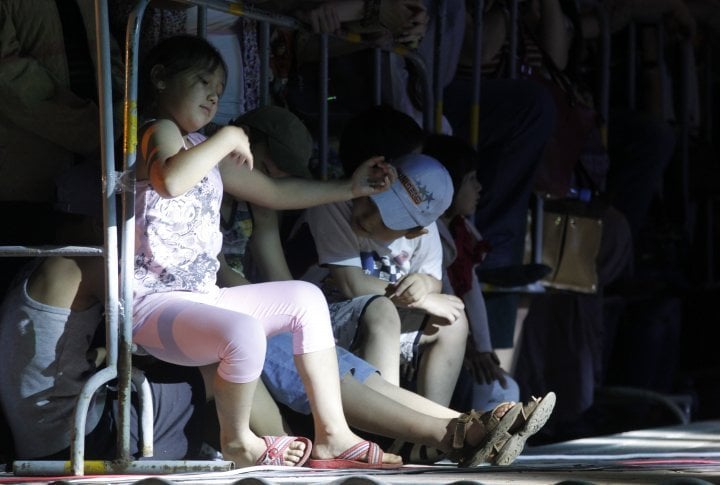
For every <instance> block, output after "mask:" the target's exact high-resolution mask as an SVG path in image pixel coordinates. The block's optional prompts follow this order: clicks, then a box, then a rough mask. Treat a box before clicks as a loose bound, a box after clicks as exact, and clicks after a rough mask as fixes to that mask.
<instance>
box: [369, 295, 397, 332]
mask: <svg viewBox="0 0 720 485" xmlns="http://www.w3.org/2000/svg"><path fill="white" fill-rule="evenodd" d="M361 324H362V327H363V328H364V329H365V330H366V331H367V332H369V333H375V332H382V333H383V334H386V335H400V316H399V315H398V312H397V308H396V307H395V304H394V303H393V302H392V301H390V299H389V298H386V297H384V296H380V297H378V298H374V299H373V300H372V301H371V302H370V303H368V305H367V307H365V311H364V312H363V315H362V318H361Z"/></svg>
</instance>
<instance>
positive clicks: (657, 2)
mask: <svg viewBox="0 0 720 485" xmlns="http://www.w3.org/2000/svg"><path fill="white" fill-rule="evenodd" d="M609 11H610V26H611V30H612V31H613V32H617V31H618V30H621V29H623V28H625V26H626V25H627V24H628V23H630V22H632V21H633V20H644V19H648V18H650V19H652V18H655V17H657V16H664V17H666V18H667V19H668V20H669V21H671V22H674V23H675V25H676V26H677V28H678V30H679V31H680V33H681V34H683V35H686V36H692V35H693V34H694V33H695V20H694V19H693V17H692V15H691V13H690V10H689V9H688V7H687V5H686V4H685V2H683V0H611V1H610V2H609Z"/></svg>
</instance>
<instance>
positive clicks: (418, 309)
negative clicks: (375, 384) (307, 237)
mask: <svg viewBox="0 0 720 485" xmlns="http://www.w3.org/2000/svg"><path fill="white" fill-rule="evenodd" d="M392 164H393V166H394V167H395V168H396V169H397V172H398V178H397V180H396V181H395V182H394V184H393V185H392V187H391V188H390V190H388V191H386V192H385V193H383V194H377V195H373V196H371V197H364V198H359V199H355V200H354V201H352V202H348V203H335V204H326V205H322V206H318V207H313V208H310V209H308V210H307V212H306V220H307V222H308V225H309V227H310V231H311V233H312V235H313V238H314V240H315V244H316V247H317V252H318V263H319V265H320V266H322V267H324V268H326V270H327V272H328V273H329V275H327V277H324V278H322V279H321V280H318V279H317V277H310V279H315V281H316V282H318V283H319V284H320V286H321V287H322V288H323V290H324V291H325V294H326V296H327V297H328V301H329V302H330V311H331V316H332V321H333V330H334V331H335V338H336V342H337V345H339V346H342V347H346V348H349V349H351V350H355V351H357V352H358V353H360V354H362V355H364V357H365V359H366V360H368V361H369V362H370V363H372V364H373V365H375V366H377V367H378V368H379V370H380V371H381V372H382V373H383V374H384V375H388V374H390V375H392V373H393V372H395V373H397V372H398V370H397V369H399V368H400V367H401V366H402V367H403V368H404V369H405V370H406V371H410V372H411V373H414V372H415V371H416V370H417V386H418V392H419V393H420V394H422V395H424V396H425V397H428V398H429V399H432V400H433V401H436V402H438V403H440V404H443V405H447V404H448V403H449V402H450V398H451V395H452V392H453V389H454V387H455V382H456V380H457V376H458V373H459V372H460V368H461V366H462V359H463V349H464V348H465V343H466V340H467V332H468V329H467V320H466V317H465V314H464V312H463V303H462V300H460V299H459V298H457V297H456V296H454V295H449V294H443V293H441V288H442V284H441V278H442V257H443V253H442V246H441V243H440V238H439V234H438V230H437V226H436V225H435V221H436V220H437V218H438V217H439V216H440V215H441V214H442V213H443V212H444V211H445V210H446V209H447V208H448V206H449V205H450V203H451V201H452V196H453V185H452V180H451V179H450V176H449V174H448V172H447V170H446V169H445V168H444V167H443V166H442V165H441V164H440V163H439V162H438V161H437V160H435V159H433V158H431V157H428V156H426V155H420V154H410V155H406V156H403V157H400V158H398V159H396V160H394V161H392ZM309 274H310V273H309ZM382 295H384V296H387V297H389V298H390V299H391V300H392V302H393V303H394V304H395V305H396V307H397V308H398V311H399V312H400V317H401V326H400V328H392V326H388V328H383V327H380V326H378V327H376V328H367V327H368V326H367V325H361V324H360V318H359V317H360V316H361V315H362V311H363V309H364V308H365V307H366V306H367V304H368V301H369V300H371V299H373V298H377V297H378V296H382ZM372 346H376V347H379V348H382V349H384V359H383V361H382V362H373V360H372V359H371V358H369V356H368V355H367V354H368V353H367V351H366V347H372ZM390 349H395V351H394V353H393V352H392V351H391V350H390ZM420 349H422V351H423V358H422V360H421V361H419V362H418V350H420ZM376 353H380V352H376ZM396 356H397V357H396ZM393 362H394V363H395V364H394V366H395V367H392V365H393V364H392V363H393ZM406 377H409V376H408V374H406Z"/></svg>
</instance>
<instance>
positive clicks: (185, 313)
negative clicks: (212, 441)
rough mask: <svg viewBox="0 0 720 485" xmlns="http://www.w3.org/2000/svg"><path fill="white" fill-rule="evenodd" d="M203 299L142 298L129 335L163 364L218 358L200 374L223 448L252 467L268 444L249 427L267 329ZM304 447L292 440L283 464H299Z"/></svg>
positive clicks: (238, 461)
mask: <svg viewBox="0 0 720 485" xmlns="http://www.w3.org/2000/svg"><path fill="white" fill-rule="evenodd" d="M188 298H190V299H188ZM191 299H194V300H195V301H191ZM203 299H206V301H207V302H210V301H212V297H205V296H198V295H192V296H191V295H183V297H178V296H177V293H173V294H166V295H152V296H151V297H150V298H149V299H148V298H146V299H145V300H144V301H143V303H141V304H140V305H136V311H137V313H139V314H143V315H145V316H144V318H142V319H139V318H138V319H137V322H138V323H137V325H136V327H135V329H134V333H133V339H134V341H135V342H136V343H137V344H139V345H141V346H142V347H143V348H144V349H145V350H146V351H147V352H148V353H150V354H151V355H153V356H155V357H157V358H159V359H160V360H163V361H166V362H171V363H175V364H179V365H185V366H207V365H209V364H213V363H215V362H218V361H219V365H218V369H217V372H216V373H215V374H213V375H209V373H204V377H210V378H211V379H212V382H211V384H210V386H211V388H212V394H213V395H214V397H215V404H216V408H217V414H218V421H219V424H220V433H221V436H220V444H221V451H222V453H223V456H224V457H225V459H227V460H231V461H234V462H235V463H236V464H237V466H248V465H253V464H255V462H256V461H257V459H258V458H259V457H261V456H262V455H263V454H264V452H265V450H266V448H267V445H266V443H265V441H264V440H263V439H261V438H259V437H258V436H255V435H254V434H253V433H252V431H251V430H250V409H251V407H252V400H253V394H254V391H255V387H256V384H257V379H258V377H259V375H260V372H261V370H262V362H263V359H264V356H265V345H266V336H265V332H264V329H263V327H262V326H261V325H260V323H259V322H258V321H257V320H256V319H254V318H252V317H250V316H248V315H246V314H242V313H239V312H236V311H232V310H228V309H224V308H218V307H217V306H215V305H213V304H210V303H207V302H202V301H200V300H203ZM146 309H147V310H149V311H148V312H145V311H144V310H146ZM304 448H305V445H304V443H302V442H295V443H292V444H291V445H290V446H289V447H288V448H287V450H286V451H285V455H284V457H283V458H284V461H285V464H287V465H292V464H295V463H297V462H298V461H299V460H300V457H302V455H303V451H304Z"/></svg>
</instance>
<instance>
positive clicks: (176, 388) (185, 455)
mask: <svg viewBox="0 0 720 485" xmlns="http://www.w3.org/2000/svg"><path fill="white" fill-rule="evenodd" d="M143 371H144V372H145V376H146V378H147V379H148V382H149V383H150V389H151V392H152V398H153V403H152V405H153V416H154V426H153V434H154V439H153V456H151V457H141V456H140V451H139V450H141V448H142V443H141V438H142V431H141V430H140V429H139V425H138V423H139V409H140V406H139V403H138V398H137V394H136V393H135V392H133V393H132V397H131V403H132V406H131V411H130V454H131V456H133V457H134V459H137V460H142V459H146V460H181V459H199V458H200V446H201V444H202V440H203V432H204V427H205V421H204V418H205V385H204V383H203V379H202V375H201V374H200V371H199V370H198V369H197V368H194V367H182V366H178V365H173V364H168V363H165V362H160V361H153V362H151V363H148V364H147V365H144V366H143ZM111 384H113V383H111ZM111 384H109V385H108V386H107V396H108V399H106V401H105V408H104V411H103V414H102V417H101V418H100V421H99V422H98V424H97V426H95V428H94V429H93V430H92V431H90V432H89V433H88V434H87V435H86V436H85V459H86V460H113V459H115V458H117V450H116V440H117V431H116V429H115V426H116V424H117V418H118V405H117V404H118V399H117V398H118V395H117V391H116V388H115V387H114V386H113V385H111ZM69 456H70V448H69V447H68V448H66V449H65V450H62V451H60V452H58V453H54V454H53V455H51V456H47V457H43V458H37V459H38V460H67V459H68V457H69Z"/></svg>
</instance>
